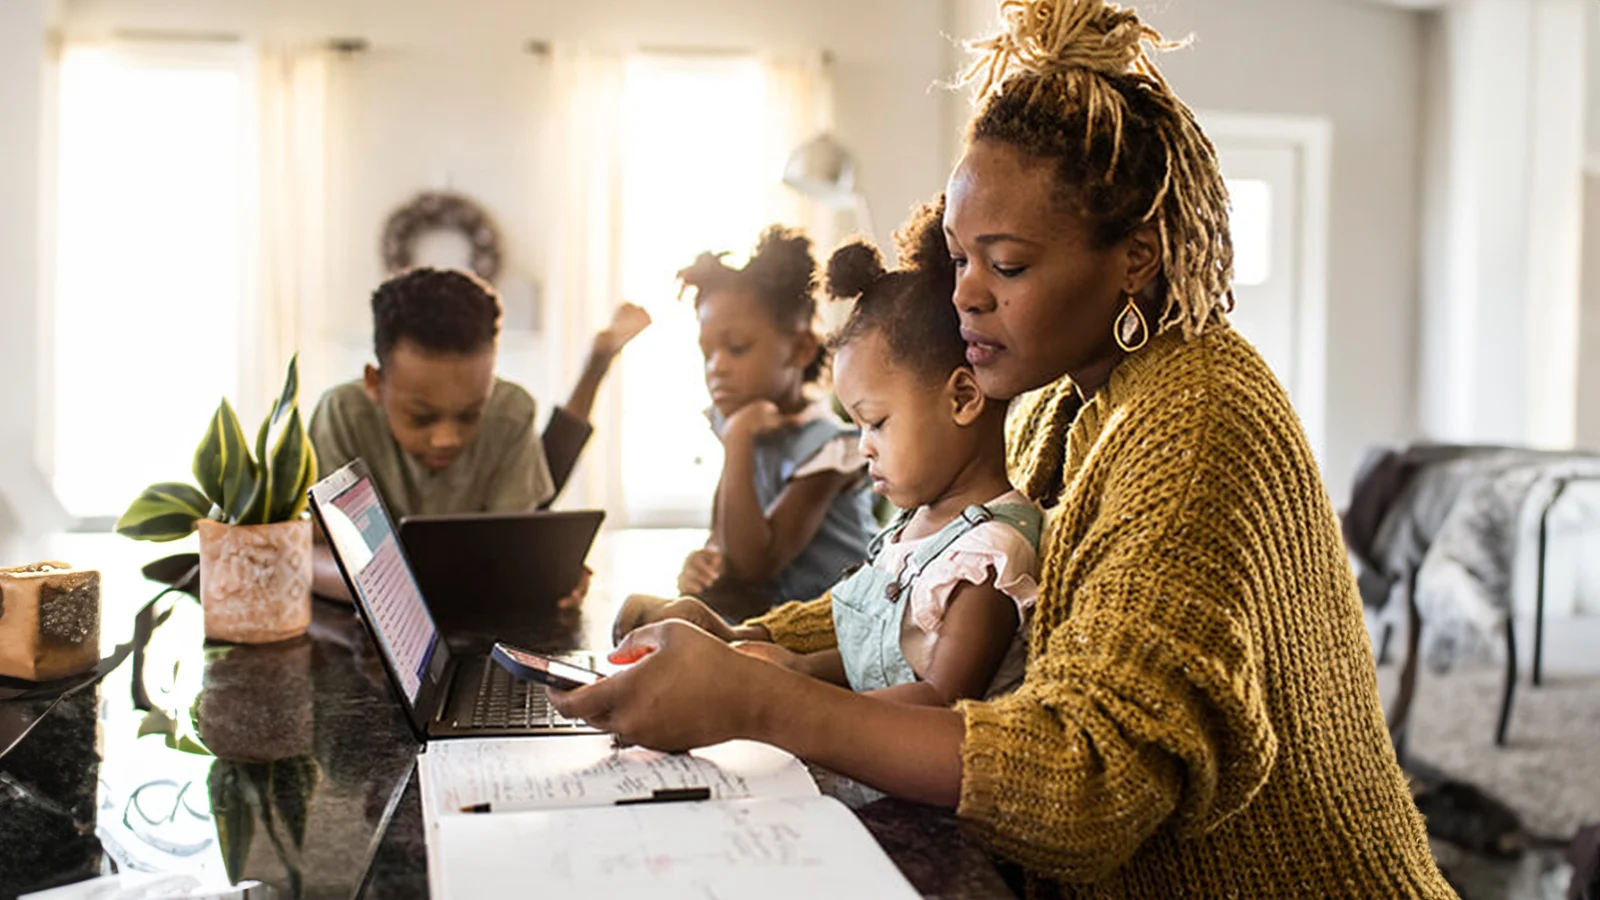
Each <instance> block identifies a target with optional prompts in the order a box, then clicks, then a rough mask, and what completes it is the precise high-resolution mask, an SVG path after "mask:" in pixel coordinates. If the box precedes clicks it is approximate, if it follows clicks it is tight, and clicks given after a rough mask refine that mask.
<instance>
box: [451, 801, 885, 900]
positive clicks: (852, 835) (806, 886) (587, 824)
mask: <svg viewBox="0 0 1600 900" xmlns="http://www.w3.org/2000/svg"><path fill="white" fill-rule="evenodd" d="M439 829H440V837H441V838H442V840H443V841H444V842H445V843H446V845H447V846H449V847H451V848H452V852H451V854H450V855H449V856H448V858H447V859H446V861H445V864H444V871H443V872H442V873H441V874H442V876H443V877H442V879H441V880H442V888H443V890H442V894H443V895H444V896H447V897H493V896H498V895H500V894H502V893H504V892H505V891H506V890H507V888H508V886H521V888H522V889H524V890H537V891H538V892H539V894H540V895H541V896H544V895H549V896H563V895H569V892H571V893H570V896H579V897H583V898H585V900H592V898H618V900H623V898H627V900H637V898H639V897H651V898H666V900H678V898H682V900H691V898H692V900H708V898H719V900H720V898H735V897H759V898H761V900H789V898H795V900H800V898H814V897H828V898H830V900H846V898H854V897H862V898H869V897H870V898H875V900H876V898H882V900H900V898H903V900H911V898H915V897H917V893H916V892H915V891H914V890H913V889H912V888H911V886H910V885H909V884H908V883H907V882H906V881H905V879H904V878H903V877H902V876H901V875H900V873H899V871H898V870H896V869H895V867H894V864H893V863H892V862H890V861H889V858H888V857H887V856H885V855H884V853H883V851H882V850H881V849H879V847H878V845H877V842H876V841H874V840H873V838H872V836H871V834H869V833H868V832H867V830H866V828H865V827H864V826H862V825H861V823H860V822H859V821H857V820H856V817H855V815H854V814H853V813H851V812H850V811H849V810H848V809H847V808H845V806H844V805H843V804H841V803H839V802H838V801H836V800H833V799H831V798H827V797H806V798H789V799H776V800H775V799H764V798H756V799H746V800H728V801H720V802H719V801H709V802H704V803H666V804H656V805H652V806H638V807H620V808H605V809H556V810H540V811H530V812H522V813H515V814H512V815H506V816H501V815H492V816H471V815H458V816H453V817H449V818H445V819H443V820H441V821H440V823H439ZM456 848H459V849H456Z"/></svg>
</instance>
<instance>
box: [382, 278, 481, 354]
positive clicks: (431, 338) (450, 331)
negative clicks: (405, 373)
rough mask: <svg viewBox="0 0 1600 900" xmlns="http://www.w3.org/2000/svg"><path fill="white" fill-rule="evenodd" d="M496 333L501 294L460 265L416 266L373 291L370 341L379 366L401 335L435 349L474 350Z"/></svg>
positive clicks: (448, 350)
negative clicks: (441, 266)
mask: <svg viewBox="0 0 1600 900" xmlns="http://www.w3.org/2000/svg"><path fill="white" fill-rule="evenodd" d="M499 335H500V296H499V295H498V294H496V293H495V290H494V288H492V287H490V286H489V285H488V283H487V282H485V281H484V280H483V279H481V278H479V277H478V276H476V275H473V274H472V273H471V272H464V271H461V270H459V269H436V268H433V267H431V266H419V267H417V268H414V269H407V270H406V271H404V272H401V273H400V274H398V275H396V276H394V277H392V278H390V279H389V280H387V281H385V282H384V283H383V284H380V285H378V289H377V290H375V291H373V292H372V344H373V350H374V351H375V352H376V353H377V354H378V363H379V365H382V364H383V363H384V362H386V361H387V360H388V358H389V354H390V352H391V351H393V350H394V346H395V344H397V343H399V342H400V339H401V338H405V339H406V340H409V341H411V342H412V343H414V344H416V345H417V346H418V347H421V348H422V349H424V350H429V351H432V352H435V353H474V352H477V351H478V350H482V349H483V348H484V347H487V346H489V345H491V344H493V343H494V340H495V338H496V337H498V336H499Z"/></svg>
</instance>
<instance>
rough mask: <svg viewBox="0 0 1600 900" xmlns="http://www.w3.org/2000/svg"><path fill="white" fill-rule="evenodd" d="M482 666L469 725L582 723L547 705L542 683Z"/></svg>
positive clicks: (556, 725)
mask: <svg viewBox="0 0 1600 900" xmlns="http://www.w3.org/2000/svg"><path fill="white" fill-rule="evenodd" d="M485 663H486V665H484V666H483V668H482V670H481V671H482V675H481V676H480V678H479V682H478V695H477V699H476V700H475V701H474V702H473V705H472V719H471V721H468V722H465V723H462V724H464V725H465V726H466V727H468V728H525V727H535V728H537V727H549V728H582V727H585V725H584V723H583V722H581V721H579V720H576V719H568V718H566V717H565V716H563V715H561V714H560V713H558V712H556V711H555V709H554V708H553V707H552V706H551V705H550V698H549V697H548V696H547V695H546V694H545V692H544V685H542V684H537V683H534V682H528V681H522V680H520V679H517V678H513V677H512V676H511V673H510V672H507V671H506V670H505V669H502V668H500V667H499V666H497V665H495V664H493V663H489V662H488V661H487V660H485Z"/></svg>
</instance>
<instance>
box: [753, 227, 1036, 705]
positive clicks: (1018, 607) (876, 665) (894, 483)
mask: <svg viewBox="0 0 1600 900" xmlns="http://www.w3.org/2000/svg"><path fill="white" fill-rule="evenodd" d="M942 214H943V213H942V204H941V205H939V206H933V205H930V206H926V207H924V208H923V209H922V210H921V211H919V214H918V220H926V219H928V218H929V217H932V218H933V220H934V221H937V219H938V217H940V216H942ZM918 242H920V245H919V244H918ZM902 243H903V246H901V248H900V257H901V261H902V268H900V269H897V270H895V271H893V272H885V271H884V268H883V263H882V260H881V258H880V257H879V255H878V252H877V250H875V249H873V248H872V247H870V246H868V245H866V244H864V243H859V242H858V243H854V244H850V245H847V246H845V247H842V248H840V249H839V250H838V251H837V252H835V253H834V255H833V258H832V259H831V260H829V262H828V288H829V292H830V293H832V294H833V295H834V296H835V297H839V298H850V297H855V298H857V299H856V302H855V307H854V309H853V310H852V311H851V313H850V317H849V319H848V320H847V321H846V322H845V324H844V326H843V327H842V328H841V329H840V330H839V331H838V333H837V334H836V335H835V336H834V337H833V340H832V342H831V347H832V349H833V351H834V354H835V356H834V389H835V390H836V391H837V393H838V396H839V400H840V402H841V403H842V404H843V406H844V407H845V409H846V410H848V411H849V413H850V416H851V418H852V419H853V420H854V421H855V422H856V423H857V424H858V425H859V426H860V427H861V441H860V450H861V453H862V455H863V456H864V457H865V458H866V459H867V461H868V469H867V472H868V476H869V478H870V480H871V482H872V486H873V489H874V490H875V491H877V492H878V493H880V494H883V495H884V496H886V497H887V498H888V499H889V500H890V501H892V502H893V503H894V505H895V506H897V507H899V508H901V509H903V510H905V512H902V513H901V514H900V515H899V516H898V517H897V518H896V519H895V520H894V521H893V522H892V523H890V525H889V526H888V527H887V528H885V529H884V530H883V531H882V532H881V533H880V534H878V536H877V537H876V538H874V539H873V541H872V544H871V547H870V555H871V562H870V563H869V564H867V565H865V566H863V567H861V568H860V569H858V570H856V572H855V573H854V574H852V575H850V576H849V577H847V578H845V579H844V580H843V581H840V582H839V583H838V584H836V585H834V587H833V589H832V591H831V594H832V597H833V628H834V632H835V633H836V635H837V637H838V647H837V648H835V649H830V650H823V651H819V652H816V653H810V654H803V655H802V654H794V653H790V652H789V651H787V650H783V649H781V648H779V647H777V646H776V645H773V644H766V643H745V644H741V645H740V649H742V650H744V651H745V652H747V653H751V654H753V655H757V656H762V657H765V658H768V659H771V660H773V661H776V662H781V663H783V664H785V665H788V666H790V667H791V668H795V669H798V670H800V671H803V672H806V673H808V674H811V675H814V676H817V677H820V678H823V679H826V680H829V681H833V682H835V683H838V684H848V685H849V686H850V687H851V688H853V689H854V690H856V691H880V692H882V693H884V694H886V695H889V696H891V697H892V698H893V699H896V700H899V701H902V702H907V703H920V704H929V705H939V706H946V705H949V704H951V703H954V702H955V701H956V700H959V699H962V698H974V697H986V696H992V695H994V694H997V693H1002V692H1004V691H1007V690H1009V689H1011V688H1012V687H1015V686H1016V684H1017V683H1018V682H1020V681H1021V679H1022V674H1023V667H1024V662H1025V657H1026V646H1025V642H1024V641H1023V640H1022V637H1021V636H1022V634H1023V632H1024V630H1025V625H1026V622H1027V618H1028V614H1029V610H1030V608H1031V607H1032V605H1033V602H1034V599H1035V597H1036V595H1037V593H1038V584H1037V582H1036V581H1035V575H1036V573H1037V571H1038V568H1037V567H1038V561H1037V549H1038V544H1039V531H1040V526H1041V519H1042V514H1041V512H1040V509H1039V507H1038V506H1037V505H1035V504H1034V503H1032V502H1031V501H1029V500H1028V499H1027V498H1026V497H1024V496H1023V495H1022V494H1020V493H1018V492H1017V491H1016V490H1015V489H1013V488H1012V486H1011V482H1010V481H1009V480H1008V479H1007V476H1006V464H1005V460H1006V457H1005V433H1004V428H1005V411H1006V407H1005V404H1002V403H996V402H994V401H992V400H989V399H987V398H986V397H984V395H983V391H982V390H980V389H979V387H978V382H977V380H976V379H975V378H974V376H973V371H972V367H971V366H969V365H968V364H967V362H966V343H965V342H964V341H963V340H962V338H961V333H960V327H959V324H958V321H957V317H956V311H955V308H954V307H953V306H952V305H951V304H950V294H951V291H952V289H953V281H954V274H953V271H954V270H953V268H952V266H951V263H950V257H949V254H948V252H947V251H946V249H945V247H944V243H943V237H942V234H941V232H940V231H939V229H938V228H936V227H935V228H912V229H909V230H908V232H907V234H906V236H903V237H902Z"/></svg>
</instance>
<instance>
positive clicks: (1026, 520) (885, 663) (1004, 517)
mask: <svg viewBox="0 0 1600 900" xmlns="http://www.w3.org/2000/svg"><path fill="white" fill-rule="evenodd" d="M914 512H915V510H910V511H904V512H901V513H900V515H899V516H898V517H897V518H896V519H895V520H894V521H893V522H891V523H890V524H889V527H888V528H885V529H884V530H883V531H881V532H879V533H878V535H877V537H874V538H873V539H872V545H871V546H870V547H869V548H868V549H869V552H870V553H871V558H872V559H877V557H878V553H879V551H881V550H882V549H883V546H884V544H885V543H886V542H888V541H890V540H893V539H894V537H895V536H896V535H898V534H899V533H900V532H901V530H903V529H904V528H905V527H906V524H907V523H909V522H910V521H911V516H912V514H913V513H914ZM988 521H998V522H1003V523H1005V524H1007V525H1009V526H1011V527H1012V528H1015V529H1016V530H1017V531H1019V532H1021V533H1022V536H1023V537H1024V538H1026V539H1027V540H1028V543H1030V544H1032V545H1033V546H1034V547H1035V548H1037V547H1038V546H1039V532H1040V529H1041V528H1042V526H1043V521H1044V517H1043V514H1041V513H1040V512H1039V509H1038V508H1037V507H1034V506H1030V505H1025V504H1021V503H996V504H992V505H987V506H978V505H973V506H969V507H967V508H966V509H965V510H962V512H961V515H959V516H957V517H956V518H955V519H952V520H951V521H950V524H948V525H946V526H944V527H943V528H941V529H939V530H938V531H937V532H935V533H934V534H933V535H932V536H931V537H929V538H927V539H926V540H924V541H923V542H922V544H921V546H919V547H917V549H916V550H914V551H912V553H911V555H910V556H908V557H906V559H905V563H904V565H902V566H901V567H900V571H899V572H898V573H895V572H885V571H883V570H882V569H879V568H877V567H876V566H874V565H871V564H870V563H869V564H868V565H864V566H862V567H861V568H859V569H857V570H856V571H855V573H854V574H852V575H851V576H850V577H849V578H847V579H845V580H844V581H842V582H840V583H839V584H837V585H835V586H834V588H833V630H834V633H835V634H836V635H837V636H838V639H839V655H840V657H841V658H842V660H843V662H844V671H845V675H847V676H848V677H849V679H850V687H851V689H852V690H856V691H872V690H877V689H879V688H886V687H890V686H892V685H896V684H909V683H910V682H913V681H916V680H917V675H916V673H915V672H914V671H912V669H911V663H910V662H907V661H906V656H905V653H904V652H903V651H902V650H901V649H900V628H901V623H902V622H903V621H904V619H905V616H906V610H905V604H907V603H910V602H911V585H912V583H913V582H915V581H916V580H917V576H918V575H921V574H922V570H923V569H924V568H925V567H926V566H927V565H928V564H929V563H930V562H933V561H934V560H936V559H938V558H939V557H940V556H942V555H944V552H945V551H946V550H948V549H950V545H951V544H953V543H955V542H956V540H957V539H958V538H960V537H961V536H962V535H964V534H966V533H967V532H969V531H971V530H972V529H974V528H976V527H978V526H979V525H982V524H983V523H985V522H988Z"/></svg>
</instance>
